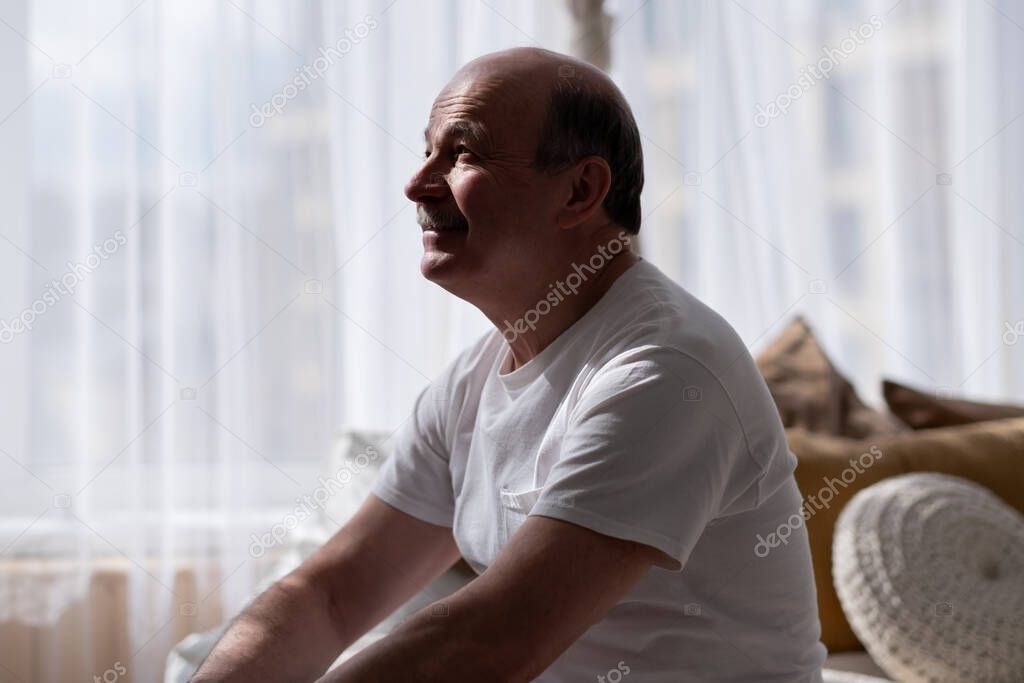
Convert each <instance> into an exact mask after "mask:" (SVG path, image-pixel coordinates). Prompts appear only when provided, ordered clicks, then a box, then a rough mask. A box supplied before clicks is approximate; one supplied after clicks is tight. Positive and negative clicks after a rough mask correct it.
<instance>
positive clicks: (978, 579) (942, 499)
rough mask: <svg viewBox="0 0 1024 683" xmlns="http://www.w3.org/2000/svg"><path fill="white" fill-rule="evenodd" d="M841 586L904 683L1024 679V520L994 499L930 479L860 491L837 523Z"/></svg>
mask: <svg viewBox="0 0 1024 683" xmlns="http://www.w3.org/2000/svg"><path fill="white" fill-rule="evenodd" d="M1022 465H1024V463H1022ZM832 576H833V577H834V581H835V586H836V593H838V595H839V600H840V602H841V603H842V606H843V611H844V612H845V614H846V618H847V619H848V620H849V622H850V626H851V627H852V628H853V631H854V633H856V634H857V637H858V638H859V639H860V641H861V642H862V643H864V646H865V647H866V648H867V650H868V652H869V653H870V654H871V657H872V658H873V659H874V660H875V661H876V662H877V663H878V665H879V666H880V667H882V669H884V670H885V672H886V673H887V674H888V675H889V676H890V677H892V678H894V679H896V680H898V681H901V683H945V682H946V681H971V682H972V683H995V682H997V681H1007V682H1009V681H1021V680H1024V516H1022V515H1021V514H1020V513H1019V512H1017V511H1016V510H1014V509H1013V508H1011V507H1010V506H1009V505H1007V504H1005V503H1004V502H1003V501H1001V500H999V499H998V498H997V497H996V496H995V495H994V494H993V493H992V492H991V491H989V490H988V489H986V488H984V487H982V486H979V485H978V484H975V483H973V482H970V481H967V480H966V479H961V478H960V477H952V476H949V475H945V474H937V473H934V472H924V473H914V474H905V475H901V476H898V477H892V478H889V479H884V480H882V481H880V482H878V483H877V484H874V485H873V486H869V487H868V488H866V489H864V490H862V491H860V492H859V493H857V495H855V496H854V497H853V498H852V499H851V500H850V502H849V503H848V504H847V505H846V507H845V508H843V511H842V513H841V514H840V515H839V520H838V521H837V522H836V528H835V536H834V540H833V546H832Z"/></svg>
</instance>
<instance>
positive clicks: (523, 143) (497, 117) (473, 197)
mask: <svg viewBox="0 0 1024 683" xmlns="http://www.w3.org/2000/svg"><path fill="white" fill-rule="evenodd" d="M543 92H544V90H543V89H542V88H541V87H540V84H537V83H528V82H516V81H515V80H513V79H509V78H507V77H502V76H501V75H500V74H495V73H493V72H491V73H489V72H480V71H477V72H473V71H470V72H469V73H465V74H463V73H460V74H459V75H457V76H456V78H455V80H453V81H452V83H449V85H448V86H446V88H445V89H444V90H443V91H442V92H441V94H440V95H438V97H437V99H436V100H435V101H434V105H433V107H432V108H431V113H430V118H429V120H428V124H427V129H426V140H425V142H426V148H425V151H426V156H425V158H424V161H423V164H422V166H421V167H420V168H419V170H418V171H416V173H414V174H413V176H412V178H410V180H409V182H408V184H407V185H406V187H405V194H406V196H407V197H409V199H410V200H412V201H414V202H416V205H417V207H416V209H417V220H418V221H419V223H420V226H421V228H422V229H423V259H422V261H421V264H420V269H421V271H422V273H423V275H424V277H426V278H427V279H428V280H431V281H433V282H435V283H437V284H439V285H441V286H443V287H445V288H446V289H448V290H449V291H451V292H452V293H454V294H457V295H459V296H462V297H463V298H472V295H473V294H477V295H481V294H483V295H487V294H488V293H495V292H500V290H501V288H502V286H504V285H505V283H508V282H510V280H511V279H512V278H517V277H523V276H528V275H529V273H530V272H531V263H534V264H535V263H536V254H537V249H538V248H543V239H544V237H545V235H546V234H547V235H550V232H551V230H552V227H551V226H553V225H554V217H555V208H554V207H555V206H556V204H557V201H556V200H555V197H554V194H555V190H554V187H553V184H552V183H551V182H550V180H551V179H550V177H548V176H547V175H546V174H544V173H541V172H539V171H537V170H535V169H534V168H533V159H534V156H535V151H536V146H537V140H538V138H539V135H540V125H541V111H542V110H543V109H544V106H545V101H544V97H543ZM466 295H470V296H469V297H467V296H466Z"/></svg>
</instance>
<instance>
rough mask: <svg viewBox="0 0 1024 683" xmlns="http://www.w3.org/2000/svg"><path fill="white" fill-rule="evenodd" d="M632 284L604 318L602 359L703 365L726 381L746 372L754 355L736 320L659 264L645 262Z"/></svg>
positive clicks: (668, 365)
mask: <svg viewBox="0 0 1024 683" xmlns="http://www.w3.org/2000/svg"><path fill="white" fill-rule="evenodd" d="M638 267H642V270H641V271H640V272H638V273H637V277H636V278H634V279H633V280H632V283H631V285H632V286H631V287H630V288H629V291H628V292H627V293H626V296H624V297H622V298H621V300H620V301H619V302H618V305H617V306H616V307H614V308H613V309H612V310H610V311H608V312H607V314H606V316H605V320H604V321H603V327H604V328H605V331H604V335H603V336H604V338H605V339H606V344H605V345H604V348H603V349H602V350H601V354H600V355H601V356H603V357H602V358H600V360H599V361H598V365H602V366H603V365H606V364H607V365H608V366H610V367H615V366H617V365H620V364H622V363H644V364H647V365H651V364H654V365H658V364H661V365H664V366H666V368H668V369H680V368H683V369H685V368H689V367H693V366H700V367H702V368H704V369H705V370H706V371H707V372H708V373H710V374H711V375H713V376H714V377H716V378H717V379H718V380H719V381H721V382H722V383H723V384H726V385H728V384H732V383H733V381H734V380H735V379H736V378H737V372H738V371H740V370H744V371H745V372H739V373H738V374H739V375H747V376H749V373H750V371H751V369H752V368H753V360H752V358H751V356H750V353H749V351H748V350H747V347H746V345H745V344H744V342H743V340H742V339H741V338H740V336H739V334H737V332H736V330H735V329H734V328H733V327H732V325H731V324H730V323H729V322H728V321H727V320H726V319H725V318H724V317H723V316H722V315H721V314H719V313H718V312H717V311H715V310H714V309H712V308H711V307H710V306H708V305H707V304H705V303H704V302H703V301H701V300H700V299H699V298H697V297H696V296H695V295H693V294H691V293H690V292H689V291H688V290H686V289H685V288H683V286H682V285H680V284H678V283H676V282H675V281H674V280H672V279H671V278H669V277H668V276H667V275H665V274H664V273H662V272H661V271H660V270H659V269H658V268H657V267H655V266H654V265H653V264H650V263H648V262H641V264H638Z"/></svg>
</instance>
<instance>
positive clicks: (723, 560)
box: [372, 260, 826, 683]
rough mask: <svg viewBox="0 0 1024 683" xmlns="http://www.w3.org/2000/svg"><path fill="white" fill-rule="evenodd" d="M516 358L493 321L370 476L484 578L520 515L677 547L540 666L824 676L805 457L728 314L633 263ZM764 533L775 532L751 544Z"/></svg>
mask: <svg viewBox="0 0 1024 683" xmlns="http://www.w3.org/2000/svg"><path fill="white" fill-rule="evenodd" d="M509 360H510V357H509V348H508V345H507V343H506V342H505V339H504V338H503V337H502V335H501V333H500V332H499V331H498V330H497V329H495V330H493V331H491V332H488V333H487V334H486V335H484V336H483V337H482V338H481V339H480V340H478V341H477V342H476V343H474V344H473V345H472V346H470V347H469V348H467V349H466V350H465V351H463V352H462V353H461V354H460V355H459V356H458V357H457V358H456V359H455V360H454V361H453V362H452V363H451V364H450V365H449V367H448V368H447V369H446V371H445V372H444V373H443V374H442V376H441V377H440V378H439V379H438V380H437V381H435V382H434V383H433V384H431V385H430V386H428V387H427V388H426V389H425V390H424V391H423V393H422V394H421V395H420V396H419V398H418V399H417V400H416V404H415V410H414V413H413V415H412V416H410V418H409V419H408V420H406V422H405V423H404V424H403V425H402V427H401V428H400V429H399V432H398V433H397V435H396V441H395V447H394V449H393V455H392V456H391V457H389V458H388V459H387V461H385V463H384V464H383V465H382V469H381V472H380V474H379V475H378V477H377V479H376V480H375V481H374V485H373V489H372V490H373V493H374V494H376V495H377V496H379V497H380V498H381V499H383V500H384V501H386V502H388V503H390V504H391V505H393V506H395V507H397V508H399V509H400V510H403V511H404V512H406V513H408V514H410V515H412V516H414V517H417V518H419V519H422V520H424V521H426V522H430V523H432V524H438V525H442V526H449V527H452V530H453V534H454V537H455V540H456V543H457V544H458V547H459V549H460V550H461V552H462V556H463V557H464V558H465V559H466V561H467V562H468V563H469V564H470V566H472V567H473V569H474V570H475V571H477V572H478V573H483V571H484V570H485V569H487V567H488V566H489V565H490V564H491V563H492V562H493V561H494V559H495V557H496V556H497V555H498V553H499V552H500V551H501V549H502V546H504V545H505V543H506V542H507V541H508V539H509V537H511V536H512V534H514V533H515V532H516V530H517V529H518V528H519V526H520V525H521V524H522V523H523V521H524V520H525V519H526V517H527V515H544V516H546V517H554V518H557V519H561V520H565V521H568V522H572V523H575V524H578V525H580V526H584V527H587V528H589V529H592V530H594V531H597V532H599V533H602V534H606V535H608V536H614V537H617V538H623V539H629V540H633V541H638V542H641V543H645V544H648V545H651V546H654V547H655V548H658V549H660V550H661V551H663V552H664V553H665V554H666V555H667V556H668V557H666V558H664V560H665V564H666V567H659V566H654V567H652V568H651V569H650V570H649V571H648V573H647V574H646V575H645V576H644V577H643V578H641V579H640V581H639V582H638V583H637V584H636V585H635V586H634V587H633V588H632V589H631V590H630V591H629V592H628V593H627V594H626V595H625V596H623V597H622V599H621V600H620V601H619V602H618V603H617V604H616V605H614V606H613V607H612V608H611V609H610V610H609V611H608V612H607V613H606V615H605V616H604V617H603V618H602V619H601V620H600V621H598V622H597V623H595V624H593V625H592V626H591V627H590V628H589V629H588V630H587V631H586V632H585V633H584V634H583V635H582V636H581V637H580V638H579V639H578V640H577V641H576V642H575V643H573V644H572V645H571V646H570V647H569V648H568V649H567V650H566V651H565V652H564V653H562V655H561V656H560V657H559V658H558V659H557V660H556V661H555V662H554V663H553V664H552V665H551V666H550V667H548V669H547V670H546V671H545V672H544V673H543V674H542V675H541V676H540V677H539V678H537V679H536V680H537V681H541V682H542V683H570V682H571V683H578V682H581V681H601V680H602V677H603V680H606V681H608V682H609V683H618V681H620V680H625V681H626V682H627V683H655V682H657V683H661V682H665V683H669V682H671V683H686V682H688V681H694V682H697V681H700V682H702V683H703V682H705V681H743V682H744V683H750V682H752V681H756V682H757V683H770V682H775V681H778V682H782V681H785V682H786V683H796V682H797V681H799V682H801V683H802V682H805V681H806V682H812V683H818V682H820V681H821V665H822V663H823V662H824V660H825V655H826V650H825V647H824V645H822V644H821V643H820V642H819V637H820V634H821V627H820V624H819V621H818V612H817V603H816V599H815V585H814V576H813V574H812V570H811V557H810V548H809V545H808V542H807V533H806V529H805V528H804V525H803V523H802V517H800V510H801V505H802V500H801V497H800V493H799V491H798V489H797V487H796V481H795V479H794V478H793V474H792V473H793V470H794V468H795V467H796V457H795V456H794V455H793V454H792V453H791V452H790V451H789V448H788V447H787V444H786V438H785V433H784V431H783V427H782V424H781V422H780V420H779V417H778V413H777V411H776V408H775V405H774V403H773V402H772V399H771V396H770V394H769V393H768V389H767V387H766V386H765V383H764V380H763V379H762V378H761V375H760V374H759V372H758V370H757V367H756V366H755V364H754V362H753V359H752V358H751V356H750V354H749V352H748V351H747V349H746V347H745V345H744V344H743V342H742V340H741V339H740V338H739V337H738V336H737V334H736V333H735V331H734V330H733V329H732V327H730V326H729V324H728V323H727V322H725V320H724V319H722V318H721V317H720V316H719V315H718V314H717V313H715V312H714V311H712V310H711V309H710V308H708V307H707V306H705V305H704V304H703V303H701V302H700V301H699V300H698V299H696V298H695V297H694V296H692V295H691V294H690V293H688V292H687V291H686V290H684V289H683V288H682V287H680V286H679V285H677V284H676V283H675V282H673V281H672V280H670V279H669V278H668V277H667V276H666V275H665V274H663V273H662V272H661V271H660V270H659V269H658V268H656V267H655V266H654V265H653V264H651V263H649V262H648V261H644V260H641V261H640V262H638V263H636V264H634V265H633V266H631V267H630V268H629V269H628V270H626V271H625V272H624V273H623V274H622V275H620V276H619V278H618V279H617V280H615V282H614V283H613V284H612V286H611V287H610V289H609V290H608V291H607V292H606V293H605V294H604V296H602V298H601V299H600V300H598V302H597V303H596V304H595V305H594V306H593V307H592V308H591V309H590V310H589V311H587V313H586V314H585V315H584V316H583V317H582V318H580V319H579V320H577V321H576V322H575V323H574V324H573V325H572V326H571V327H570V328H569V329H567V330H566V331H565V332H563V333H562V334H561V335H560V336H559V337H558V338H557V339H556V340H555V341H554V342H552V343H551V344H550V345H549V346H547V347H546V348H544V349H543V351H541V353H539V354H538V355H537V356H535V357H534V358H532V359H531V360H530V361H529V362H527V363H526V364H525V365H523V366H522V367H519V368H517V369H516V370H514V371H513V372H502V370H503V369H505V368H508V367H509V364H508V363H509ZM782 527H786V529H785V530H782ZM772 533H775V534H777V535H776V536H775V537H773V538H775V539H777V538H779V537H781V534H788V535H787V536H786V542H785V543H776V547H772V548H770V547H768V546H767V545H765V544H763V543H762V544H761V545H760V546H759V545H758V544H759V541H761V540H763V539H765V538H768V537H769V534H772Z"/></svg>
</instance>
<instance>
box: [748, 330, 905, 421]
mask: <svg viewBox="0 0 1024 683" xmlns="http://www.w3.org/2000/svg"><path fill="white" fill-rule="evenodd" d="M757 367H758V369H759V370H760V371H761V374H762V375H763V376H764V379H765V382H766V383H767V384H768V389H769V391H771V393H772V398H774V399H775V404H776V406H777V407H778V409H779V415H780V416H781V417H782V423H783V425H785V426H786V427H802V428H804V429H806V430H807V431H810V432H816V433H823V434H833V435H835V436H848V437H853V438H866V437H869V436H872V435H875V434H894V433H898V432H901V431H908V430H907V427H906V426H905V425H904V424H902V423H901V422H900V421H899V420H897V419H895V418H894V417H893V416H891V415H888V414H886V413H883V412H881V411H878V410H875V409H874V408H871V407H870V406H868V405H866V404H865V403H864V402H863V401H861V400H860V398H859V397H858V396H857V392H856V391H854V389H853V385H852V384H850V382H849V381H848V380H847V379H846V378H845V377H843V376H842V375H840V374H839V371H838V370H836V368H835V366H834V365H833V364H832V361H831V360H829V358H828V356H827V355H826V354H825V351H824V350H823V349H822V347H821V344H820V343H819V342H818V340H817V338H816V337H815V336H814V333H813V332H812V331H811V328H810V326H809V325H808V324H807V323H806V322H805V321H804V319H803V318H800V317H797V318H795V319H794V320H793V321H792V322H791V323H790V324H789V325H788V326H786V329H784V330H783V331H782V333H781V334H780V335H779V336H778V337H777V338H776V339H775V340H774V341H772V342H771V343H770V344H769V345H768V346H767V347H766V348H765V349H764V350H763V351H761V353H759V354H758V356H757Z"/></svg>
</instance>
